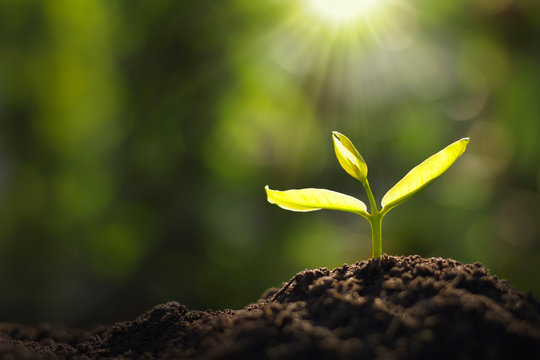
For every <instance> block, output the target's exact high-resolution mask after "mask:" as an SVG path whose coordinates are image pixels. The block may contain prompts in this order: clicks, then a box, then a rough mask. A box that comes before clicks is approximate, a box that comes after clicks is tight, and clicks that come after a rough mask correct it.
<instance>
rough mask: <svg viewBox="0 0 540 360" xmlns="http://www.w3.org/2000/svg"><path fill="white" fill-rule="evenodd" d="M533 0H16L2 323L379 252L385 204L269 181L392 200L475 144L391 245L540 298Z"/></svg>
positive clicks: (151, 301)
mask: <svg viewBox="0 0 540 360" xmlns="http://www.w3.org/2000/svg"><path fill="white" fill-rule="evenodd" d="M539 39H540V3H539V2H538V1H537V0H467V1H465V0H455V1H442V2H441V1H428V0H377V1H374V0H373V1H371V0H364V1H362V0H357V1H351V0H340V1H337V0H336V1H330V0H327V1H326V0H296V1H281V0H261V1H251V0H231V1H210V0H198V1H180V0H160V1H149V0H130V1H120V0H80V1H71V0H50V1H32V0H1V1H0V321H17V322H26V323H38V322H53V323H65V324H68V325H72V326H90V325H92V324H98V323H103V322H113V321H119V320H127V319H131V318H133V317H135V316H136V315H138V314H140V313H141V312H142V311H145V310H147V309H149V308H150V307H152V306H153V305H156V304H158V303H162V302H165V301H169V300H176V301H179V302H181V303H183V304H185V305H187V306H188V307H190V308H194V309H206V308H212V309H223V308H241V307H243V306H245V305H246V304H248V303H250V302H253V301H256V300H257V299H258V298H259V296H260V294H261V293H263V291H264V290H265V289H267V288H268V287H271V286H279V285H280V284H281V282H283V281H287V280H288V279H289V278H290V277H291V276H293V275H294V274H295V273H296V272H297V271H299V270H302V269H304V268H314V267H321V266H327V267H335V266H338V265H340V264H342V263H352V262H355V261H360V260H363V259H366V258H369V256H370V254H371V241H370V236H371V235H370V229H369V226H368V224H367V222H366V221H365V220H364V219H363V218H361V217H359V216H356V215H353V214H349V213H340V212H331V211H321V212H313V213H291V212H287V211H284V210H282V209H280V208H278V207H276V206H273V205H270V204H268V203H267V202H266V196H265V193H264V186H265V185H267V184H268V185H270V186H271V187H272V188H275V189H280V190H284V189H290V188H301V187H321V188H328V189H333V190H336V191H340V192H344V193H347V194H350V195H353V196H358V197H359V198H360V199H363V200H364V201H365V200H366V198H365V194H364V192H363V189H362V187H361V185H360V184H359V183H358V182H356V181H355V180H354V179H353V178H351V177H350V176H348V175H347V174H346V173H345V172H344V171H343V170H342V169H341V168H340V166H339V164H338V163H337V161H336V159H335V156H334V152H333V147H332V142H331V136H330V133H331V131H332V130H338V131H340V132H343V133H344V134H346V135H347V136H348V137H349V138H351V139H352V140H353V142H354V143H355V144H356V145H357V148H358V149H359V150H360V152H361V153H362V154H363V156H364V158H365V159H366V161H367V163H368V166H369V178H370V183H371V185H372V188H373V190H374V193H375V195H376V197H377V198H378V199H381V198H382V195H384V193H385V192H386V190H387V189H389V188H390V187H391V186H392V185H393V184H394V183H395V182H397V181H398V180H399V179H400V178H401V177H402V176H403V175H404V174H405V173H406V172H407V171H408V170H409V169H411V168H412V167H413V166H415V165H416V164H418V163H419V162H421V161H422V160H424V159H425V158H426V157H428V156H429V155H431V154H433V153H435V152H436V151H438V150H440V149H442V148H443V147H444V146H446V145H448V144H449V143H451V142H453V141H455V140H457V139H459V138H461V137H465V136H469V137H470V138H471V142H470V144H469V148H468V150H467V152H466V153H465V154H464V155H463V157H462V158H460V159H459V160H458V161H457V162H456V164H455V165H454V166H453V167H452V168H451V169H450V170H449V171H448V172H447V173H446V174H445V175H444V176H443V177H441V178H440V179H439V180H437V181H436V182H434V183H433V184H432V185H430V187H428V188H427V189H426V190H425V191H423V192H422V193H420V194H418V195H417V196H416V197H415V198H413V199H411V200H409V201H408V202H407V203H406V204H403V205H401V206H400V207H398V208H396V209H394V210H393V211H392V212H391V213H390V214H389V215H388V216H387V217H386V218H385V221H384V224H383V234H384V236H383V242H384V243H383V251H384V252H386V253H389V254H396V255H408V254H420V255H422V256H424V257H429V256H440V257H451V258H454V259H457V260H460V261H463V262H475V261H480V262H482V263H483V264H484V265H486V266H487V267H489V268H490V269H491V271H492V272H493V273H495V274H497V275H498V276H500V277H503V278H506V279H508V280H509V281H510V282H511V283H512V284H513V285H514V286H516V287H517V288H518V289H520V290H522V291H529V290H532V291H533V295H534V296H535V297H536V298H537V299H538V298H539V297H540V278H539V277H538V274H539V267H538V266H539V261H540V225H539V222H540V193H539V190H540V141H539V139H540V101H539V99H540V40H539Z"/></svg>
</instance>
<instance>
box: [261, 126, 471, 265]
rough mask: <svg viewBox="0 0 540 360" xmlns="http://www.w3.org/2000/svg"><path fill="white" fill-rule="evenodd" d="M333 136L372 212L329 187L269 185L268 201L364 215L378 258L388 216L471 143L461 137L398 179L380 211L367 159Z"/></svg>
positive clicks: (290, 207)
mask: <svg viewBox="0 0 540 360" xmlns="http://www.w3.org/2000/svg"><path fill="white" fill-rule="evenodd" d="M332 138H333V140H334V150H335V152H336V156H337V159H338V161H339V163H340V164H341V167H343V169H344V170H345V171H346V172H347V173H348V174H349V175H351V176H352V177H354V178H355V179H357V180H359V181H360V182H361V183H362V185H363V186H364V189H365V190H366V193H367V197H368V200H369V205H370V208H371V213H369V212H368V211H367V207H366V204H364V203H363V202H362V201H360V200H358V199H356V198H354V197H352V196H349V195H345V194H341V193H338V192H335V191H330V190H326V189H314V188H308V189H300V190H286V191H277V190H271V189H270V188H269V187H268V185H267V186H266V187H265V189H266V194H267V196H268V202H270V203H271V204H276V205H278V206H280V207H282V208H283V209H286V210H292V211H314V210H321V209H331V210H341V211H348V212H352V213H355V214H359V215H362V216H363V217H364V218H366V219H367V220H368V221H369V223H370V225H371V238H372V240H371V245H372V257H374V258H379V257H381V253H382V231H381V225H382V219H383V217H384V215H386V213H388V211H390V210H391V209H393V208H395V207H396V206H398V205H399V204H401V203H403V202H405V201H406V200H408V199H409V198H410V197H412V196H413V195H414V194H416V193H417V192H419V191H420V190H422V189H423V188H425V187H426V186H428V185H429V184H430V183H431V182H432V181H433V180H435V179H436V178H438V177H439V176H440V175H442V174H443V173H444V172H445V171H446V170H448V168H449V167H450V166H452V164H453V163H454V161H456V160H457V158H458V157H460V156H461V154H463V152H464V151H465V148H466V147H467V144H468V142H469V138H463V139H461V140H458V141H456V142H454V143H452V144H450V145H448V146H447V147H445V148H444V149H442V150H441V151H439V152H438V153H436V154H435V155H432V156H431V157H429V158H427V159H426V160H424V161H423V162H422V163H421V164H420V165H417V166H416V167H415V168H413V169H412V170H411V171H409V172H408V173H407V175H405V176H404V177H403V179H401V180H400V181H398V183H397V184H396V185H394V187H392V188H391V189H390V190H388V192H387V193H386V194H385V195H384V197H383V198H382V201H381V210H379V209H378V208H377V204H376V203H375V198H374V197H373V193H372V192H371V188H370V187H369V182H368V179H367V173H368V169H367V165H366V162H365V161H364V158H362V155H360V153H359V152H358V150H356V148H355V147H354V145H353V143H352V142H351V141H350V140H349V139H348V138H347V137H346V136H345V135H343V134H340V133H339V132H337V131H334V132H332Z"/></svg>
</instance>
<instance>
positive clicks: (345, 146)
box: [332, 131, 368, 182]
mask: <svg viewBox="0 0 540 360" xmlns="http://www.w3.org/2000/svg"><path fill="white" fill-rule="evenodd" d="M332 139H333V140H334V150H335V151H336V156H337V159H338V161H339V163H340V164H341V167H342V168H343V169H344V170H345V171H346V172H347V173H348V174H349V175H351V176H352V177H354V178H356V179H358V180H360V181H361V182H364V180H365V179H366V178H367V173H368V170H367V164H366V162H365V161H364V158H363V157H362V155H360V153H359V152H358V150H356V148H355V147H354V145H353V143H352V142H351V140H349V139H348V138H347V137H346V136H345V135H343V134H340V133H339V132H337V131H332Z"/></svg>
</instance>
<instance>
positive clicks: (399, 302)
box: [0, 255, 540, 360]
mask: <svg viewBox="0 0 540 360" xmlns="http://www.w3.org/2000/svg"><path fill="white" fill-rule="evenodd" d="M539 354H540V303H538V302H537V301H536V300H534V299H533V298H532V295H531V294H530V293H529V294H523V293H521V292H518V291H517V290H516V289H514V288H513V287H511V286H510V285H509V284H508V282H507V281H505V280H501V279H499V278H497V277H496V276H493V275H491V274H490V273H489V271H488V270H487V269H486V268H485V267H484V266H482V265H481V264H479V263H474V264H470V265H464V264H461V263H459V262H457V261H454V260H450V259H441V258H429V259H424V258H421V257H419V256H407V257H397V256H387V255H383V257H382V258H381V259H379V260H374V259H370V260H366V261H362V262H359V263H356V264H353V265H343V266H341V267H339V268H336V269H333V270H328V269H326V268H319V269H315V270H305V271H302V272H299V273H298V274H296V275H295V276H294V277H293V278H292V279H291V280H290V281H289V282H287V283H285V284H284V285H283V286H282V287H281V288H279V289H269V290H268V291H267V292H266V293H265V294H264V295H263V297H262V298H261V299H260V300H259V301H258V302H256V303H254V304H251V305H248V306H246V307H245V308H244V309H242V310H225V311H196V310H188V309H187V308H186V307H185V306H183V305H181V304H179V303H176V302H170V303H167V304H162V305H157V306H155V307H154V308H153V309H151V310H149V311H148V312H146V313H144V314H143V315H141V316H140V317H138V318H137V319H135V320H133V321H126V322H121V323H117V324H115V325H113V326H109V327H105V326H104V327H100V328H97V329H94V330H92V331H83V330H66V329H58V328H52V327H50V326H48V325H42V326H38V327H28V326H23V325H17V324H8V323H0V359H2V360H3V359H6V360H7V359H101V358H105V359H107V358H114V359H280V360H283V359H364V358H365V359H385V360H386V359H435V358H437V359H510V358H518V357H525V356H527V357H528V358H538V357H539V356H540V355H539Z"/></svg>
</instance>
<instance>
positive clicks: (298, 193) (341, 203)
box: [265, 186, 369, 216]
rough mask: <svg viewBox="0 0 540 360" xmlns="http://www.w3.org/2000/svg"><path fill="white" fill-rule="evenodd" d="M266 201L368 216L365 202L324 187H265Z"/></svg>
mask: <svg viewBox="0 0 540 360" xmlns="http://www.w3.org/2000/svg"><path fill="white" fill-rule="evenodd" d="M265 189H266V195H267V196H268V202H269V203H271V204H276V205H278V206H279V207H282V208H283V209H287V210H292V211H314V210H321V209H330V210H342V211H349V212H353V213H356V214H360V215H362V216H369V214H368V213H367V211H366V210H367V208H366V204H364V203H363V202H362V201H360V200H358V199H356V198H354V197H352V196H349V195H345V194H341V193H338V192H335V191H330V190H326V189H313V188H308V189H300V190H286V191H278V190H271V189H270V188H269V187H268V186H266V187H265Z"/></svg>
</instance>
